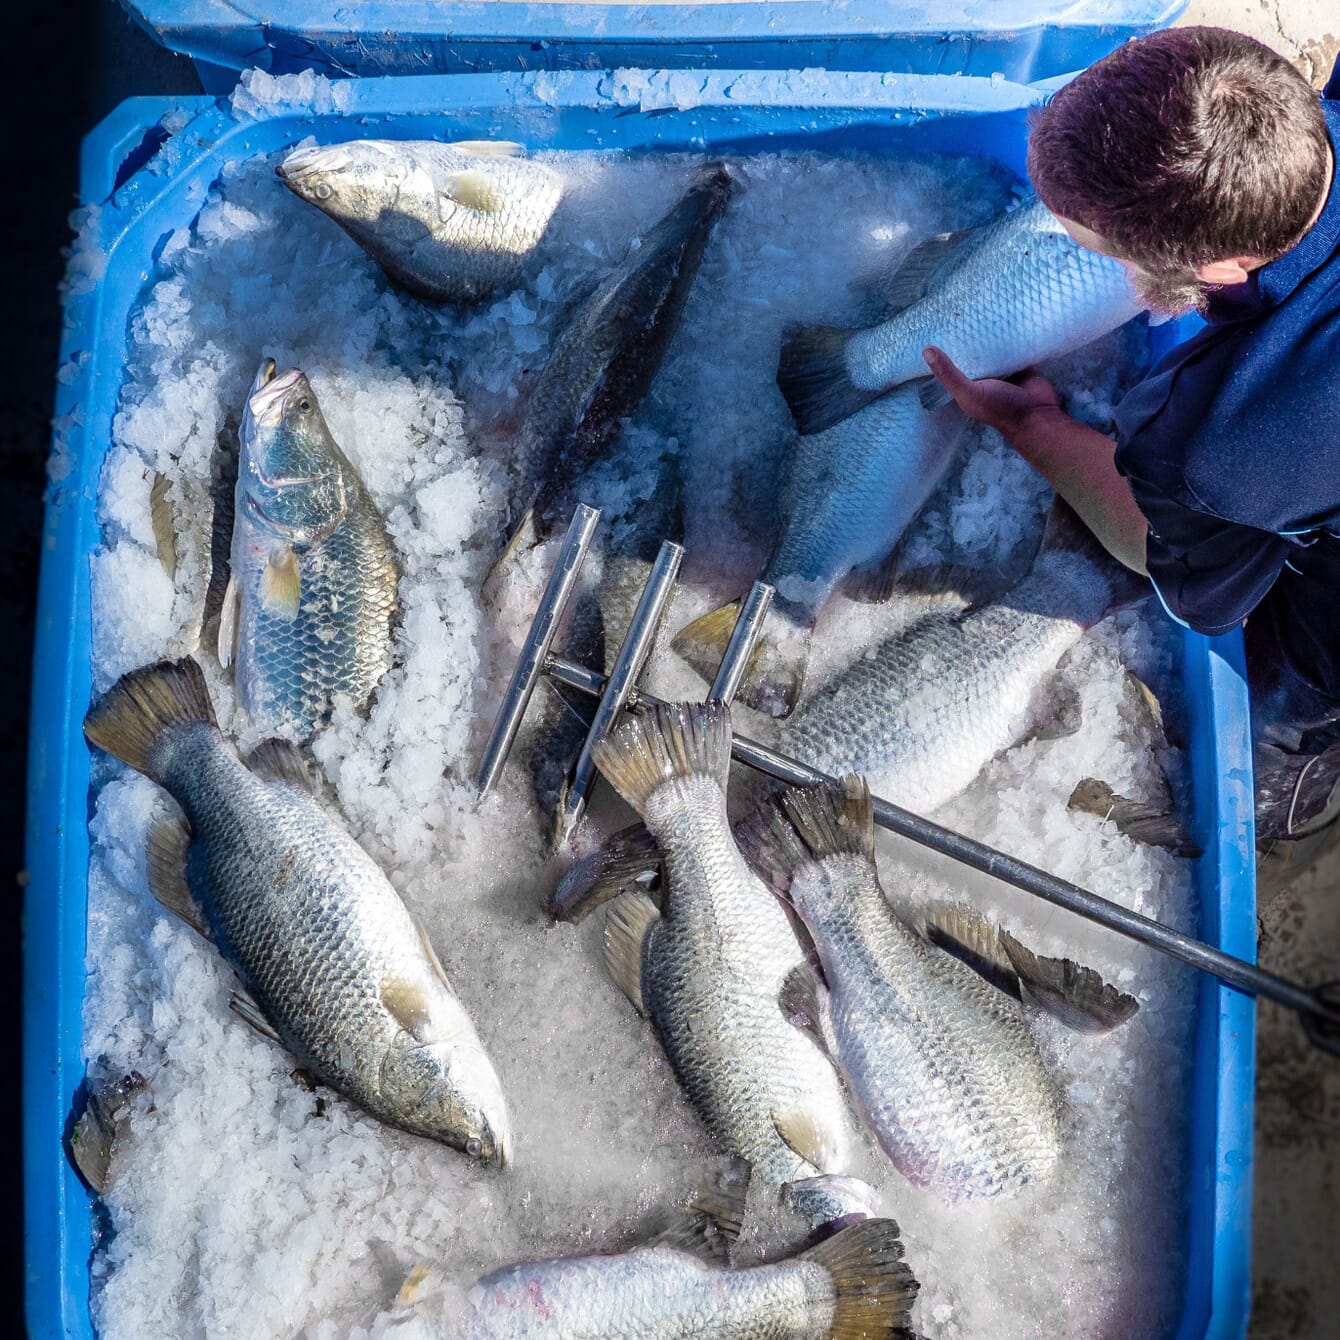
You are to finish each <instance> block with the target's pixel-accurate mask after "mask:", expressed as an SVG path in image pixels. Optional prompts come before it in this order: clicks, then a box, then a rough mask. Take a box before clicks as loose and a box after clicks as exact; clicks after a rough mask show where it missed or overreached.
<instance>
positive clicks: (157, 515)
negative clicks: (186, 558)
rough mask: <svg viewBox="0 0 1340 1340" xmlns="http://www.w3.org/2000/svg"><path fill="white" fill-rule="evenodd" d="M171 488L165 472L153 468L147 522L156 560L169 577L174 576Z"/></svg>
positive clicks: (174, 547) (175, 536)
mask: <svg viewBox="0 0 1340 1340" xmlns="http://www.w3.org/2000/svg"><path fill="white" fill-rule="evenodd" d="M171 488H172V481H171V480H170V479H169V478H168V477H167V476H166V475H165V474H162V473H160V472H159V471H157V470H155V471H154V482H153V487H152V488H151V489H150V490H149V522H150V524H151V525H152V527H153V532H154V547H155V548H156V549H157V550H158V561H159V562H160V563H161V564H162V565H163V571H164V572H166V573H167V575H168V576H169V577H176V575H177V534H176V523H175V520H174V518H173V515H172V500H171V499H170V498H169V497H168V494H169V492H170V490H171Z"/></svg>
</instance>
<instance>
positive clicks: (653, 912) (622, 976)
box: [605, 893, 661, 1014]
mask: <svg viewBox="0 0 1340 1340" xmlns="http://www.w3.org/2000/svg"><path fill="white" fill-rule="evenodd" d="M660 920H661V913H660V909H659V908H657V906H656V904H655V903H653V902H652V901H651V899H650V898H648V897H647V895H646V894H645V893H622V894H620V895H619V896H618V897H617V898H616V899H615V900H614V902H613V904H612V905H611V907H610V910H609V915H608V916H607V917H606V918H605V967H606V968H607V969H608V970H609V975H610V976H611V977H612V978H613V979H614V983H615V985H616V986H618V988H619V990H620V991H622V992H623V993H624V995H625V996H627V997H628V999H629V1000H631V1001H632V1002H633V1005H634V1007H635V1008H636V1009H637V1011H638V1013H639V1014H646V1012H647V1007H646V1002H645V1001H644V1000H643V999H642V960H643V957H644V954H645V953H646V950H647V948H648V947H649V941H650V937H651V936H652V935H653V934H654V933H655V928H656V926H657V925H658V924H659V922H660Z"/></svg>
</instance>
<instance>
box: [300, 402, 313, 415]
mask: <svg viewBox="0 0 1340 1340" xmlns="http://www.w3.org/2000/svg"><path fill="white" fill-rule="evenodd" d="M298 408H299V409H300V410H302V412H303V413H304V414H306V413H307V411H308V410H309V409H311V408H312V402H311V401H310V400H299V401H298Z"/></svg>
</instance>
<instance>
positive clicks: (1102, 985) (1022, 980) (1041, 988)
mask: <svg viewBox="0 0 1340 1340" xmlns="http://www.w3.org/2000/svg"><path fill="white" fill-rule="evenodd" d="M1000 943H1001V946H1002V948H1003V949H1004V951H1005V953H1006V954H1007V955H1008V956H1009V961H1010V963H1011V965H1012V966H1013V967H1014V970H1015V972H1016V973H1018V975H1019V984H1020V988H1021V995H1022V998H1023V999H1024V1000H1025V1001H1027V1002H1028V1003H1029V1004H1030V1005H1036V1006H1037V1007H1038V1008H1039V1009H1040V1010H1043V1011H1044V1012H1045V1013H1047V1014H1050V1015H1051V1016H1052V1018H1054V1019H1059V1020H1060V1021H1061V1023H1063V1024H1065V1026H1066V1027H1067V1028H1070V1029H1073V1030H1074V1031H1075V1032H1077V1033H1108V1032H1111V1030H1112V1029H1114V1028H1116V1027H1117V1026H1118V1025H1119V1024H1124V1023H1125V1022H1126V1021H1127V1020H1128V1019H1130V1018H1131V1016H1132V1015H1134V1014H1135V1012H1136V1011H1137V1010H1138V1009H1139V1008H1140V1002H1139V1001H1137V1000H1136V999H1135V997H1134V996H1131V995H1128V994H1127V993H1126V992H1125V991H1118V990H1117V988H1116V987H1114V986H1110V985H1109V984H1108V983H1107V982H1105V981H1103V978H1102V976H1101V975H1100V974H1099V973H1098V972H1096V971H1095V970H1094V969H1093V968H1086V967H1085V966H1084V965H1083V964H1082V963H1076V962H1075V961H1074V960H1073V959H1068V958H1043V957H1041V956H1039V955H1037V954H1034V953H1033V951H1032V950H1031V949H1029V948H1027V947H1026V946H1025V945H1022V944H1020V943H1019V941H1018V940H1016V939H1015V938H1014V936H1012V935H1011V934H1010V933H1009V932H1008V931H1001V932H1000Z"/></svg>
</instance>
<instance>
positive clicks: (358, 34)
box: [123, 0, 1187, 93]
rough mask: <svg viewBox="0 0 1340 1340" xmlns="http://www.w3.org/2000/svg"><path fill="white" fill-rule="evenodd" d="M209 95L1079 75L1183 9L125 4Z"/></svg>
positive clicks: (1006, 4) (424, 0)
mask: <svg viewBox="0 0 1340 1340" xmlns="http://www.w3.org/2000/svg"><path fill="white" fill-rule="evenodd" d="M123 3H125V6H126V8H127V9H128V10H129V11H130V13H131V14H132V15H133V16H134V17H135V19H137V20H138V21H139V23H141V24H142V25H143V26H144V27H145V28H146V29H148V30H149V32H151V33H152V34H153V35H154V36H155V37H156V38H157V39H158V40H159V41H161V42H162V43H163V44H164V45H165V46H168V47H171V48H172V50H174V51H180V52H182V53H184V54H186V55H188V56H190V57H191V58H192V59H193V60H194V61H195V62H196V66H197V68H198V69H199V71H200V75H201V79H202V81H203V82H204V85H205V87H206V88H207V89H209V90H210V91H211V92H218V93H221V92H226V91H227V90H228V89H230V88H231V87H232V85H233V82H234V80H235V78H236V71H238V70H242V69H246V68H247V67H249V66H254V67H257V68H259V69H262V70H267V71H269V72H270V73H271V74H288V73H292V72H293V71H296V70H316V71H318V72H319V73H321V74H324V75H328V76H331V77H335V76H343V75H383V74H414V75H422V74H462V73H470V74H476V73H483V72H485V71H499V72H504V73H505V72H510V71H516V70H592V69H609V68H612V67H616V66H620V65H638V66H642V67H644V68H651V67H658V68H693V69H706V68H721V69H741V70H744V69H772V70H778V69H802V68H806V67H822V68H823V69H827V70H880V71H893V72H894V73H899V74H967V75H980V76H983V77H989V76H991V75H993V74H998V75H1000V76H1002V77H1003V78H1005V79H1010V80H1013V81H1015V82H1018V83H1029V82H1031V81H1033V80H1035V79H1048V78H1051V77H1053V76H1055V75H1058V74H1064V73H1066V72H1067V71H1071V70H1080V69H1083V68H1084V67H1085V66H1086V65H1091V64H1092V63H1093V62H1094V61H1096V60H1097V59H1098V58H1099V57H1100V56H1105V55H1106V54H1107V53H1108V52H1109V51H1111V50H1112V48H1113V47H1115V46H1119V45H1120V44H1121V43H1122V42H1124V41H1126V40H1127V39H1128V38H1131V37H1138V36H1140V35H1141V34H1142V33H1147V32H1151V31H1153V30H1154V29H1155V28H1165V27H1167V26H1168V25H1169V24H1170V23H1171V22H1172V21H1173V20H1174V19H1175V18H1176V17H1177V16H1178V15H1179V14H1180V13H1181V12H1182V11H1183V10H1184V9H1185V8H1186V4H1187V0H729V2H728V3H724V4H691V3H690V4H675V3H664V2H663V0H653V3H650V4H623V3H612V4H608V3H594V4H593V3H586V4H580V3H578V4H572V3H565V2H564V0H550V2H549V3H541V4H512V3H499V0H483V2H481V0H474V3H471V2H470V0H405V2H401V0H375V2H373V0H369V2H368V3H360V0H266V3H264V4H248V3H245V0H243V2H242V3H239V2H238V0H123Z"/></svg>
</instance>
